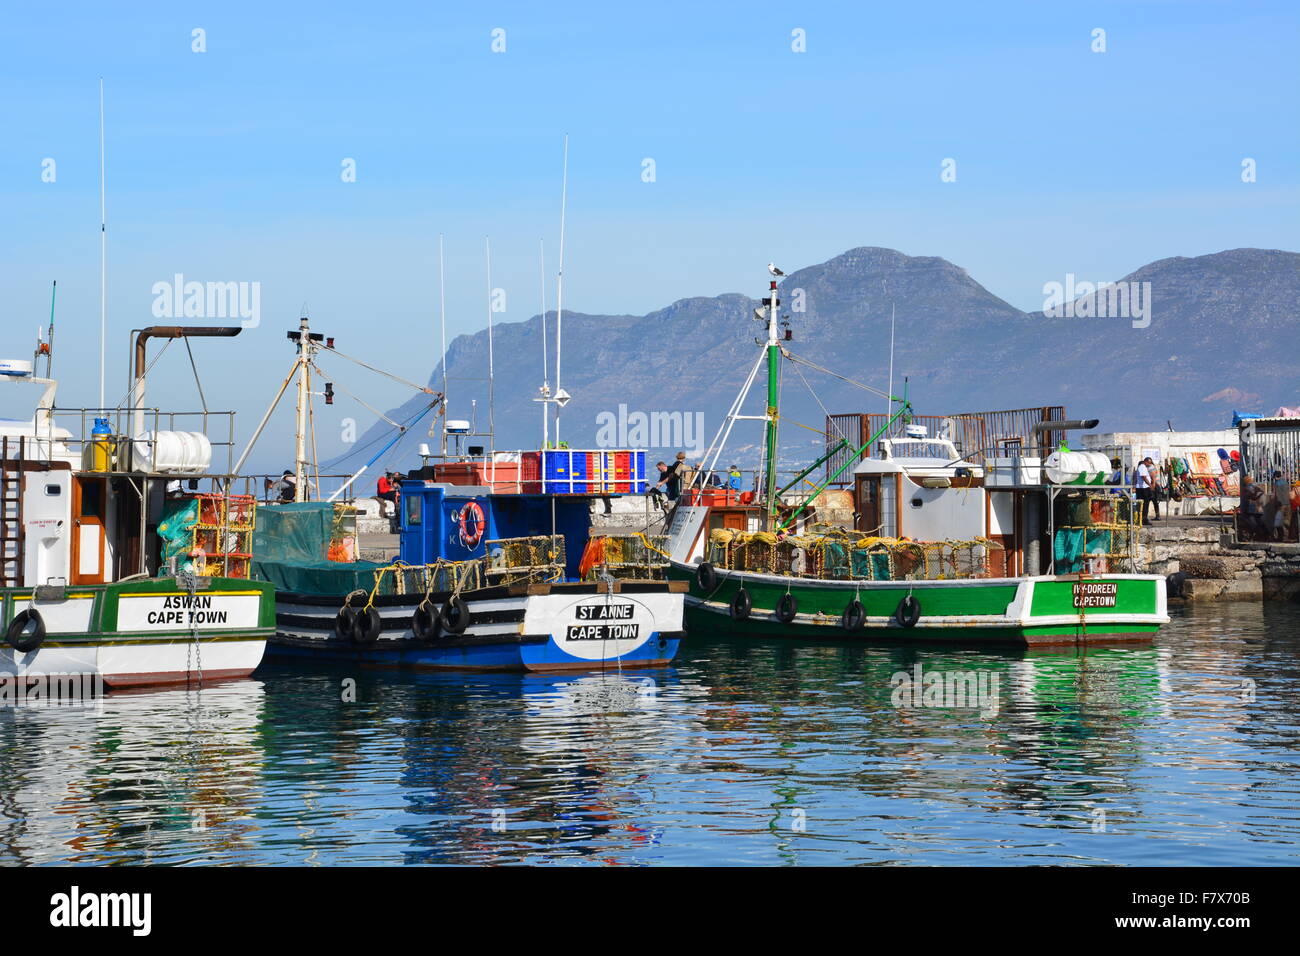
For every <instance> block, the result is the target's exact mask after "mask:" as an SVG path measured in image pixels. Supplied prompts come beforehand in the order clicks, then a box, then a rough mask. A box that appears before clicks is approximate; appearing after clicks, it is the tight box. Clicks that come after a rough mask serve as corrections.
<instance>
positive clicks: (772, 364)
mask: <svg viewBox="0 0 1300 956" xmlns="http://www.w3.org/2000/svg"><path fill="white" fill-rule="evenodd" d="M780 304H781V300H780V299H778V298H777V297H776V280H775V279H773V280H772V281H771V284H770V287H769V290H768V306H767V442H766V450H767V455H766V457H767V462H766V468H767V473H766V475H765V479H766V482H765V488H766V494H765V495H764V497H765V499H766V501H767V524H768V527H769V528H772V527H774V526H775V525H776V517H777V508H776V506H777V501H776V430H777V421H778V419H779V417H780V416H779V411H780V409H779V405H780V401H781V399H780V369H781V365H780V363H781V345H780V340H779V338H778V318H779V313H778V311H777V308H778V307H779V306H780Z"/></svg>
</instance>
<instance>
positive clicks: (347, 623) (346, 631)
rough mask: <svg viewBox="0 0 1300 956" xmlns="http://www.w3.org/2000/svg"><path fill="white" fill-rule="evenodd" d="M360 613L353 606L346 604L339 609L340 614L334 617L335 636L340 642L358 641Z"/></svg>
mask: <svg viewBox="0 0 1300 956" xmlns="http://www.w3.org/2000/svg"><path fill="white" fill-rule="evenodd" d="M358 613H360V612H358V611H357V609H356V608H354V607H353V606H352V605H350V604H345V605H343V606H342V607H341V608H339V612H338V613H337V614H335V615H334V634H335V635H336V636H337V637H338V638H339V639H340V640H343V641H354V640H356V633H357V614H358Z"/></svg>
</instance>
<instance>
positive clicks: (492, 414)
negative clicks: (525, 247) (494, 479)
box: [483, 236, 497, 460]
mask: <svg viewBox="0 0 1300 956" xmlns="http://www.w3.org/2000/svg"><path fill="white" fill-rule="evenodd" d="M483 242H484V249H485V251H486V253H487V333H488V449H489V451H491V452H495V451H496V447H497V442H496V430H497V429H496V406H495V404H494V403H493V401H492V397H493V395H492V392H493V384H494V382H493V379H494V377H495V375H496V365H495V361H494V357H493V354H492V239H491V238H490V237H488V236H484V237H483ZM494 460H495V455H494Z"/></svg>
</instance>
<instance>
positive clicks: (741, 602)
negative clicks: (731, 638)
mask: <svg viewBox="0 0 1300 956" xmlns="http://www.w3.org/2000/svg"><path fill="white" fill-rule="evenodd" d="M753 607H754V602H753V601H751V600H750V599H749V592H748V591H746V590H745V589H744V588H741V589H740V590H738V591H737V592H736V593H735V594H734V595H732V598H731V619H732V620H733V621H744V620H746V619H747V618H748V617H749V612H750V610H752V609H753Z"/></svg>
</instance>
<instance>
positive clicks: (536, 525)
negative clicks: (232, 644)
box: [254, 478, 687, 671]
mask: <svg viewBox="0 0 1300 956" xmlns="http://www.w3.org/2000/svg"><path fill="white" fill-rule="evenodd" d="M401 489H402V509H401V531H400V542H401V555H400V558H399V560H397V561H395V562H392V563H387V564H385V563H380V562H369V561H348V560H342V561H340V560H330V554H331V552H333V553H335V556H336V557H337V556H338V552H339V551H340V550H342V551H343V552H344V553H346V551H347V550H348V549H347V548H346V547H343V548H340V543H341V542H342V541H346V539H347V536H348V533H347V522H348V511H349V509H348V508H347V507H346V506H342V505H336V504H333V503H330V502H302V503H294V504H285V505H280V506H275V507H268V508H264V509H263V511H262V514H263V516H264V520H263V521H262V522H261V523H260V524H259V530H258V534H259V539H258V541H259V543H260V544H261V546H262V549H261V550H259V551H258V552H257V553H258V554H259V558H258V560H257V561H256V562H255V567H254V572H255V574H256V575H257V576H258V577H260V578H262V579H264V580H268V581H271V582H272V583H274V584H275V585H276V588H277V592H278V598H277V611H276V634H275V636H274V637H273V638H272V639H271V647H270V649H269V652H268V653H269V654H270V656H272V657H276V658H302V657H313V658H329V659H335V660H349V661H358V662H361V663H366V664H375V665H387V666H406V667H417V668H428V669H450V668H455V669H460V668H468V669H474V670H516V671H519V670H523V671H551V670H576V669H593V668H596V669H599V668H606V667H611V666H613V667H625V666H654V665H662V664H667V663H668V662H669V661H671V660H672V659H673V657H674V656H675V655H676V653H677V648H678V644H679V642H680V640H681V638H682V636H683V630H682V616H683V610H684V601H685V592H686V590H687V585H686V583H685V582H673V581H668V580H665V579H664V577H663V574H662V568H663V565H662V564H661V563H660V562H659V560H658V557H659V556H658V555H657V554H656V553H655V551H654V545H653V544H651V543H650V542H648V541H644V540H636V536H629V537H627V538H624V537H622V536H606V535H599V534H597V535H596V536H595V537H593V536H592V534H591V508H590V498H589V497H588V496H585V495H546V494H536V495H529V494H493V493H491V491H490V489H488V488H486V487H460V486H455V485H450V484H446V483H444V482H438V481H433V480H427V479H419V478H415V479H408V480H405V481H403V482H402V484H401ZM593 545H598V547H597V548H595V549H593ZM593 550H599V551H600V552H602V553H601V554H600V555H599V558H598V559H597V558H593Z"/></svg>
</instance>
